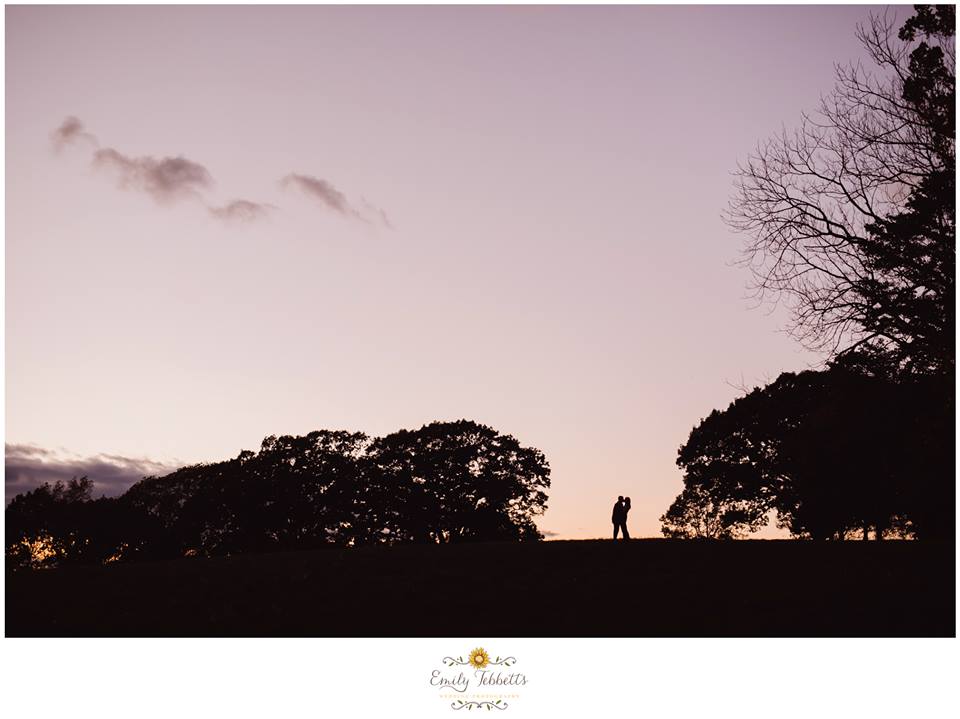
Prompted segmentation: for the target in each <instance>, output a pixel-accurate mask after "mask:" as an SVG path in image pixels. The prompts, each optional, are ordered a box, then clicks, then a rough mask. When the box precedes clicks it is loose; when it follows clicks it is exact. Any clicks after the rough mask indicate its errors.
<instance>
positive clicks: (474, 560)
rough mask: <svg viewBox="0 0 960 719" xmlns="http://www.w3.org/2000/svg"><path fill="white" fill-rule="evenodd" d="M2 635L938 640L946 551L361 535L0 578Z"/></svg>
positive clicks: (949, 587) (945, 594)
mask: <svg viewBox="0 0 960 719" xmlns="http://www.w3.org/2000/svg"><path fill="white" fill-rule="evenodd" d="M6 587H7V588H6V631H7V635H8V636H386V637H393V636H481V637H483V636H486V637H490V636H496V637H499V636H637V637H652V636H668V637H678V636H790V637H793V636H799V637H805V636H953V635H954V633H955V624H954V622H955V616H954V608H955V604H954V591H955V585H954V559H953V547H945V546H938V545H933V546H931V545H924V544H921V543H918V542H879V543H878V542H838V543H825V544H814V543H811V542H791V541H751V542H724V543H713V542H690V541H687V542H684V541H670V540H634V541H632V542H629V543H616V544H615V543H613V542H611V541H569V542H544V543H540V544H527V545H523V544H500V543H491V544H473V545H453V546H451V545H447V546H429V547H424V546H402V547H374V548H365V549H357V550H327V551H316V552H287V553H278V554H259V555H243V556H235V557H229V558H219V559H180V560H174V561H168V562H143V563H139V564H126V565H122V564H120V565H111V566H104V567H71V568H65V569H55V570H42V571H36V572H27V573H16V574H8V575H7V585H6Z"/></svg>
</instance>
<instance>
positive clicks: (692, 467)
mask: <svg viewBox="0 0 960 719" xmlns="http://www.w3.org/2000/svg"><path fill="white" fill-rule="evenodd" d="M937 386H938V382H937V381H935V380H933V379H925V380H917V381H916V382H913V383H910V384H905V383H896V382H891V381H889V380H887V379H884V378H880V377H870V376H866V375H863V374H859V373H855V372H851V371H849V370H848V369H846V368H844V367H840V366H834V367H832V368H831V369H830V370H829V371H825V372H812V371H808V372H803V373H800V374H792V373H785V374H783V375H781V376H780V377H779V378H778V379H777V380H776V381H775V382H773V383H771V384H770V385H768V386H766V387H763V388H758V389H755V390H753V391H752V392H750V393H748V394H747V395H746V396H744V397H741V398H739V399H737V400H735V401H734V402H733V403H731V405H730V406H729V407H728V408H727V409H726V410H724V411H722V412H720V411H714V412H713V413H711V414H710V416H709V417H707V418H706V419H705V420H703V421H702V422H701V423H700V424H699V425H698V426H697V427H695V428H694V429H693V431H692V432H691V434H690V438H689V440H688V441H687V442H686V444H684V445H683V447H681V448H680V451H679V453H678V459H677V464H678V465H679V466H680V467H681V469H683V471H684V490H683V492H682V493H681V495H680V496H679V497H678V498H677V500H676V501H675V502H674V505H673V506H671V508H670V509H669V510H668V512H667V513H666V514H665V515H664V516H663V517H662V518H661V521H662V522H663V531H664V533H665V534H666V535H667V536H674V537H697V536H707V537H715V538H727V537H737V536H743V535H744V534H746V533H749V532H752V531H755V530H756V529H758V528H760V527H761V526H763V525H764V524H765V523H766V516H767V513H768V512H770V511H771V510H775V511H776V513H777V517H778V524H779V526H781V527H784V528H787V529H789V530H790V532H791V533H792V534H794V535H795V536H798V537H810V538H814V539H828V538H834V539H843V538H846V537H848V536H852V535H853V534H856V533H859V534H860V536H865V535H866V532H867V531H868V530H870V531H872V532H873V533H874V535H875V536H876V537H877V538H878V539H879V538H882V537H883V535H884V533H885V532H889V531H892V530H895V531H896V533H898V534H900V535H912V536H917V537H920V538H930V537H933V538H937V537H943V536H947V535H948V532H949V528H950V526H951V524H950V511H949V505H948V504H947V501H948V500H949V498H950V497H951V493H950V491H949V487H948V484H947V483H946V482H944V479H943V478H944V477H949V476H951V472H952V452H951V449H950V441H949V437H948V432H949V431H950V429H951V426H952V418H951V417H949V416H948V415H947V414H946V413H940V414H939V416H937V410H938V408H942V404H938V403H937V402H936V398H935V396H934V394H935V392H936V387H937Z"/></svg>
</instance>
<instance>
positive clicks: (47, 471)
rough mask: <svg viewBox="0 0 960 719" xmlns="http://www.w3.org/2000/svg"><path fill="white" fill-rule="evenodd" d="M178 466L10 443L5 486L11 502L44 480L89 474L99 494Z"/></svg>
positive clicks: (110, 493) (120, 489)
mask: <svg viewBox="0 0 960 719" xmlns="http://www.w3.org/2000/svg"><path fill="white" fill-rule="evenodd" d="M174 469H176V467H175V466H172V465H168V464H164V463H162V462H155V461H154V460H151V459H145V458H133V457H123V456H120V455H116V454H98V455H96V456H93V457H70V456H67V455H65V454H63V453H61V452H57V451H54V450H51V449H46V448H44V447H38V446H36V445H32V444H7V445H6V470H5V486H6V499H7V501H8V502H9V501H10V500H11V499H13V497H14V496H15V495H17V494H21V493H23V492H29V491H30V490H31V489H35V488H36V487H39V486H41V485H42V484H43V483H44V482H50V483H51V484H53V483H55V482H57V481H58V480H60V481H63V482H67V481H69V480H71V479H73V478H74V477H77V478H80V477H84V476H86V477H89V478H90V479H91V480H92V481H93V486H94V491H93V494H94V496H95V497H97V496H100V495H101V494H105V495H107V496H109V497H113V496H116V495H118V494H122V493H123V492H124V491H126V489H127V488H128V487H130V485H132V484H134V483H135V482H138V481H140V480H141V479H143V477H149V476H155V475H164V474H168V473H170V472H172V471H173V470H174Z"/></svg>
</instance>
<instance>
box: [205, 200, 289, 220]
mask: <svg viewBox="0 0 960 719" xmlns="http://www.w3.org/2000/svg"><path fill="white" fill-rule="evenodd" d="M207 209H208V210H210V214H211V215H213V216H214V217H216V218H217V219H219V220H225V221H227V222H255V221H256V220H259V219H260V218H262V217H265V216H266V215H268V214H269V213H270V212H271V211H272V210H275V209H276V207H274V206H273V205H269V204H267V203H264V202H251V201H250V200H234V201H233V202H230V203H227V204H226V205H224V206H223V207H208V208H207Z"/></svg>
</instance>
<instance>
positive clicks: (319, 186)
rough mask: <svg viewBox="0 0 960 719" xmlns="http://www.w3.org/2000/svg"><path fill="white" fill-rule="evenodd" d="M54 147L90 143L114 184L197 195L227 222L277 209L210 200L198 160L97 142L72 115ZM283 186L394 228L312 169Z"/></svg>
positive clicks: (167, 197)
mask: <svg viewBox="0 0 960 719" xmlns="http://www.w3.org/2000/svg"><path fill="white" fill-rule="evenodd" d="M50 138H51V142H52V143H53V146H54V148H55V149H56V150H58V151H59V150H61V149H63V148H64V147H66V146H67V145H70V144H75V143H76V144H78V143H85V144H89V145H91V147H92V149H93V150H94V152H93V165H94V166H95V167H96V168H98V169H100V170H102V171H104V172H107V173H109V174H111V175H112V176H113V178H114V179H115V181H116V183H117V185H118V186H119V187H120V188H122V189H125V190H135V191H138V192H143V193H145V194H147V195H150V196H151V197H152V198H153V199H154V200H155V201H156V202H158V203H160V204H164V205H167V204H172V203H174V202H177V201H180V200H189V199H193V200H199V201H201V202H202V203H203V205H204V206H205V207H206V208H207V211H208V212H209V213H210V215H211V216H213V217H215V218H217V219H218V220H222V221H224V222H228V223H249V222H255V221H257V220H260V219H262V218H264V217H266V216H267V215H269V214H270V213H271V212H273V211H274V210H276V209H277V207H276V206H274V205H271V204H269V203H265V202H254V201H252V200H233V201H231V202H228V203H227V204H225V205H213V204H210V202H208V201H207V200H205V199H204V194H203V193H204V192H206V191H208V190H210V189H211V188H212V187H213V185H214V181H213V176H212V175H211V174H210V171H209V170H207V168H206V167H204V166H203V165H201V164H200V163H199V162H195V161H193V160H189V159H187V158H186V157H184V156H183V155H178V156H176V157H163V158H159V159H158V158H156V157H151V156H149V155H145V156H142V157H134V156H131V155H125V154H124V153H122V152H120V151H119V150H117V149H115V148H113V147H104V148H101V147H100V143H99V141H98V140H97V138H96V137H95V136H94V135H92V134H91V133H89V132H87V130H86V129H85V127H84V125H83V123H82V122H81V121H80V120H79V119H78V118H76V117H73V116H70V117H67V118H66V119H65V120H64V121H63V122H62V123H61V124H60V126H59V127H58V128H57V129H56V130H54V131H53V132H52V133H51V135H50ZM280 185H281V187H283V188H284V189H290V188H292V189H296V190H299V191H300V192H302V193H303V194H305V195H306V196H308V197H309V198H311V199H313V200H314V201H316V202H318V203H319V204H320V205H322V206H323V207H324V208H326V209H328V210H332V211H333V212H335V213H337V214H339V215H342V216H343V217H348V218H352V219H356V220H360V221H361V222H366V223H369V224H379V225H382V226H384V227H386V228H388V229H393V224H392V223H391V222H390V219H389V218H388V217H387V213H386V212H384V211H383V210H382V209H381V208H379V207H377V206H375V205H373V204H371V203H370V202H368V201H367V200H366V199H365V198H363V197H361V198H360V205H359V207H357V206H356V205H354V204H353V203H351V202H350V200H348V199H347V196H346V195H345V194H344V193H343V192H341V191H340V190H339V189H337V188H336V187H335V186H334V185H333V183H331V182H330V181H328V180H324V179H322V178H319V177H314V176H313V175H305V174H300V173H295V172H291V173H290V174H288V175H286V176H285V177H284V178H283V179H281V180H280Z"/></svg>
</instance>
